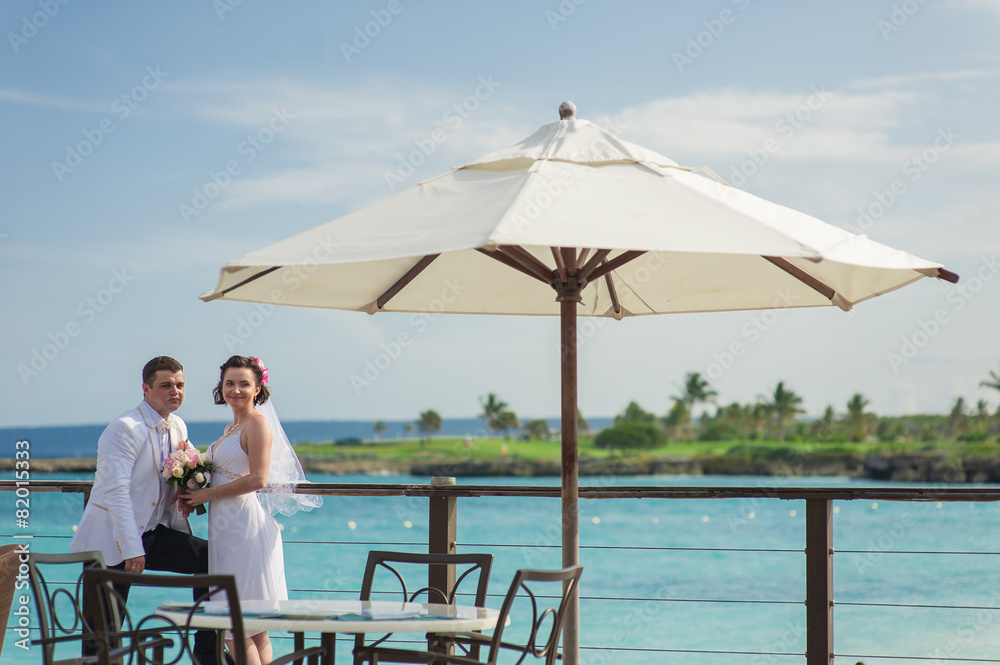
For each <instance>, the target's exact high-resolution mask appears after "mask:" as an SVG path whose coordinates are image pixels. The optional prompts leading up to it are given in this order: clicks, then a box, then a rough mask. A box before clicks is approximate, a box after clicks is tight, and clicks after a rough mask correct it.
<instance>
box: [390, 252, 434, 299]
mask: <svg viewBox="0 0 1000 665" xmlns="http://www.w3.org/2000/svg"><path fill="white" fill-rule="evenodd" d="M439 256H441V255H440V254H428V255H427V256H424V257H421V259H420V260H419V261H417V262H416V264H414V266H413V267H412V268H410V269H409V270H407V271H406V274H405V275H403V276H402V277H400V278H399V279H397V280H396V283H395V284H393V285H392V286H390V287H389V289H388V290H387V291H386V292H385V293H383V294H382V295H380V296H379V297H378V298H377V299H376V300H375V306H376V307H377V308H378V309H382V308H383V307H385V306H386V304H387V303H388V302H389V301H390V300H392V299H393V298H394V297H395V296H396V294H397V293H399V292H400V291H402V290H403V288H405V287H406V285H407V284H409V283H410V282H412V281H413V280H414V278H416V276H417V275H419V274H420V273H422V272H423V271H424V268H426V267H427V266H429V265H430V264H431V261H433V260H434V259H436V258H437V257H439Z"/></svg>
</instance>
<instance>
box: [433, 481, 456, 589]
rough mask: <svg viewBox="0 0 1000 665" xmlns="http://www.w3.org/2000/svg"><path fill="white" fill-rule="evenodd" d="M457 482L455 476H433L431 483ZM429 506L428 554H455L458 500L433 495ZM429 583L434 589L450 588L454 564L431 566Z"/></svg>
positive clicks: (453, 578) (453, 574)
mask: <svg viewBox="0 0 1000 665" xmlns="http://www.w3.org/2000/svg"><path fill="white" fill-rule="evenodd" d="M454 484H455V479H454V478H443V477H435V478H431V485H433V486H437V487H445V486H450V485H454ZM429 502H430V505H429V507H428V513H429V519H430V521H429V523H428V537H427V552H428V554H454V553H455V552H456V541H457V539H458V513H457V510H456V508H457V500H456V499H455V497H453V496H432V497H430V499H429ZM427 584H428V585H429V586H430V587H431V588H434V589H450V588H451V587H452V586H454V584H455V567H454V566H431V567H430V568H429V569H428V571H427Z"/></svg>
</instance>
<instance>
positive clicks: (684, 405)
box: [595, 370, 1000, 449]
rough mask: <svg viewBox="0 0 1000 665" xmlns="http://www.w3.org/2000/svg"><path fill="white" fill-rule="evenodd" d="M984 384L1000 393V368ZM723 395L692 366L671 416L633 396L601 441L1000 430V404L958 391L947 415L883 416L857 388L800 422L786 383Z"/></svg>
mask: <svg viewBox="0 0 1000 665" xmlns="http://www.w3.org/2000/svg"><path fill="white" fill-rule="evenodd" d="M979 385H980V386H982V387H986V388H992V389H994V390H997V391H1000V374H998V373H997V372H994V371H992V370H990V372H989V378H988V379H987V380H984V381H982V382H980V384H979ZM717 397H718V393H716V391H715V390H713V389H712V388H711V386H710V385H709V383H708V381H707V380H706V379H705V378H704V377H703V376H702V375H701V374H699V373H698V372H690V373H688V374H687V375H686V376H685V380H684V385H683V389H682V391H681V394H679V395H675V396H673V397H672V398H671V405H670V408H669V409H668V410H667V413H666V414H665V415H663V416H657V415H656V414H654V413H650V412H648V411H645V410H644V409H643V408H642V407H641V406H639V404H638V403H636V402H630V403H629V405H628V406H627V407H625V410H624V411H623V412H622V413H620V414H618V415H617V416H615V419H614V423H613V426H612V427H610V428H608V429H606V430H604V431H602V432H601V433H600V434H598V436H597V439H596V441H595V443H596V445H597V446H598V447H600V448H609V449H610V448H614V449H643V448H656V447H659V446H662V445H664V444H665V443H668V442H671V441H695V440H697V441H753V440H774V441H777V442H779V443H780V442H782V441H785V440H786V439H787V438H789V437H790V438H792V439H794V440H797V441H814V442H886V443H892V442H912V441H956V440H957V441H969V442H976V441H994V440H996V439H997V437H998V435H1000V407H998V408H997V409H996V410H995V411H991V410H990V406H989V403H988V402H987V401H986V400H984V399H980V400H978V401H977V402H976V404H975V406H972V407H970V405H969V404H968V403H967V402H966V401H965V398H964V397H957V398H956V399H955V402H954V404H953V406H952V408H951V412H950V413H949V414H948V415H947V416H942V415H914V416H878V415H876V414H875V413H874V412H872V411H870V410H869V408H868V407H869V404H870V403H869V400H868V398H866V397H865V396H864V395H863V394H861V393H854V394H853V395H851V397H850V399H848V400H847V402H846V403H845V404H844V410H843V411H839V412H838V410H837V409H836V408H835V407H834V406H833V405H829V406H827V407H826V409H825V410H824V412H823V415H822V416H821V417H820V418H818V419H816V420H813V421H811V422H801V421H799V416H800V415H801V414H802V413H803V410H802V408H801V405H802V401H803V400H802V397H801V396H799V395H798V394H796V393H795V391H794V390H792V389H790V388H789V387H788V386H787V385H786V384H785V382H784V381H779V382H778V384H777V386H775V388H774V390H773V391H772V392H771V393H770V394H769V395H762V396H761V397H759V398H758V399H757V400H756V401H755V402H753V403H750V404H740V403H738V402H731V403H729V404H719V403H718V400H717ZM698 406H704V407H705V408H704V413H703V414H702V415H701V417H700V418H695V417H694V415H693V413H694V412H695V409H696V408H697V407H698ZM712 407H714V411H713V409H712Z"/></svg>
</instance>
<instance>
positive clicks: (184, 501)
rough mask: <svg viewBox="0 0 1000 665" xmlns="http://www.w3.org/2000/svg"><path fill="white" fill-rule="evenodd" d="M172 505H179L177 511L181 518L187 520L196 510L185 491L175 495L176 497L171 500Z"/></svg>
mask: <svg viewBox="0 0 1000 665" xmlns="http://www.w3.org/2000/svg"><path fill="white" fill-rule="evenodd" d="M170 503H176V504H177V510H179V511H180V513H181V517H183V518H185V519H187V517H188V516H189V515H190V514H191V511H192V510H194V508H192V507H191V503H190V502H189V501H188V495H187V493H186V492H184V491H179V492H177V493H176V494H174V497H173V498H172V499H170Z"/></svg>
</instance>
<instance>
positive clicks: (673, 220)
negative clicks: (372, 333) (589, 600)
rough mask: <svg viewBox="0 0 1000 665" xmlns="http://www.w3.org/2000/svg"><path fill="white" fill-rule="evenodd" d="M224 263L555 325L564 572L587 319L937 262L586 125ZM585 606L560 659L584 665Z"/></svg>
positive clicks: (254, 293)
mask: <svg viewBox="0 0 1000 665" xmlns="http://www.w3.org/2000/svg"><path fill="white" fill-rule="evenodd" d="M559 111H560V117H561V120H559V121H558V122H555V123H552V124H549V125H545V126H543V127H541V128H540V129H539V130H538V131H537V132H535V133H534V134H533V135H531V136H529V137H528V138H526V139H525V140H524V141H522V142H521V143H518V144H517V145H514V146H512V147H510V148H507V149H505V150H500V151H497V152H494V153H490V154H488V155H486V156H484V157H480V158H479V159H476V160H474V161H472V162H469V163H468V164H465V165H464V166H460V167H458V168H455V169H453V170H451V171H449V172H447V173H445V174H443V175H440V176H438V177H435V178H432V179H430V180H427V181H425V182H422V183H420V184H419V185H417V186H416V187H414V188H413V189H410V190H407V191H404V192H401V193H399V194H397V195H395V196H392V197H391V198H388V199H386V200H384V201H381V202H379V203H376V204H374V205H370V206H368V207H366V208H363V209H361V210H358V211H356V212H353V213H350V214H348V215H345V216H343V217H341V218H339V219H336V220H334V221H332V222H328V223H327V224H323V225H321V226H318V227H316V228H314V229H311V230H309V231H306V232H304V233H300V234H298V235H296V236H293V237H291V238H288V239H287V240H283V241H281V242H278V243H276V244H274V245H271V246H269V247H265V248H264V249H261V250H259V251H256V252H252V253H250V254H247V255H246V256H244V257H242V258H240V259H237V260H235V261H232V262H230V263H227V264H226V265H225V266H224V267H223V268H222V271H221V274H220V276H219V282H218V284H217V285H216V287H215V288H214V289H213V290H211V291H208V292H206V293H205V294H203V295H202V296H201V298H202V300H205V301H209V300H216V299H220V298H221V299H226V300H239V301H248V302H264V303H273V304H281V305H294V306H301V307H329V308H335V309H345V310H356V311H360V312H367V313H369V314H375V313H377V312H421V311H434V312H448V313H460V314H523V315H552V316H555V315H558V316H560V317H561V342H562V345H561V349H562V351H561V355H562V358H561V361H562V512H563V515H562V519H563V543H562V546H563V563H564V565H567V566H568V565H573V564H576V563H578V562H579V553H578V545H579V539H578V523H577V519H578V509H577V494H578V492H577V489H578V485H577V392H576V389H577V380H576V377H577V374H576V371H577V360H576V317H577V316H606V317H613V318H615V319H622V318H625V317H630V316H640V315H646V314H666V313H672V312H708V311H729V310H749V309H770V308H784V307H819V306H826V305H833V306H837V307H839V308H841V309H843V310H845V311H847V310H850V309H851V307H852V306H853V305H854V304H856V303H859V302H861V301H863V300H867V299H869V298H873V297H875V296H877V295H881V294H883V293H886V292H888V291H892V290H894V289H898V288H900V287H902V286H905V285H907V284H909V283H911V282H914V281H916V280H918V279H920V278H922V277H936V278H939V279H944V280H947V281H951V282H954V281H957V279H958V277H957V275H955V274H954V273H951V272H948V271H946V270H944V268H943V267H942V266H941V264H938V263H933V262H931V261H925V260H923V259H920V258H917V257H915V256H912V255H910V254H907V253H905V252H902V251H899V250H895V249H892V248H890V247H886V246H885V245H881V244H879V243H877V242H874V241H872V240H869V239H868V238H867V237H865V236H859V235H854V234H851V233H848V232H847V231H844V230H842V229H840V228H837V227H834V226H831V225H828V224H825V223H823V222H821V221H819V220H818V219H815V218H813V217H810V216H809V215H805V214H803V213H800V212H796V211H794V210H791V209H789V208H785V207H783V206H780V205H777V204H775V203H770V202H768V201H765V200H763V199H760V198H758V197H756V196H753V195H751V194H748V193H746V192H743V191H741V190H738V189H734V188H732V187H730V186H728V185H727V184H725V183H724V182H722V181H721V180H720V179H718V178H716V177H715V176H714V174H711V172H710V171H707V170H706V171H705V172H706V173H708V174H709V175H710V176H712V177H706V176H705V175H701V174H699V173H696V172H695V171H696V170H697V169H690V168H685V167H681V166H679V165H678V164H676V163H675V162H674V161H672V160H670V159H668V158H666V157H664V156H663V155H660V154H658V153H656V152H653V151H651V150H647V149H645V148H642V147H640V146H637V145H635V144H632V143H629V142H627V141H623V140H621V139H619V138H617V137H616V136H614V135H612V134H610V133H608V132H606V131H604V130H602V129H601V128H599V127H598V126H597V125H594V124H593V123H590V122H588V121H586V120H577V119H576V118H575V107H574V105H573V104H572V103H571V102H566V103H564V104H563V105H562V106H560V109H559ZM578 628H579V622H578V608H577V606H576V605H574V607H573V608H572V610H571V615H570V617H569V620H568V621H567V629H566V635H565V637H564V645H565V652H566V662H567V663H569V664H573V663H577V662H578V658H579V632H578Z"/></svg>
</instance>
